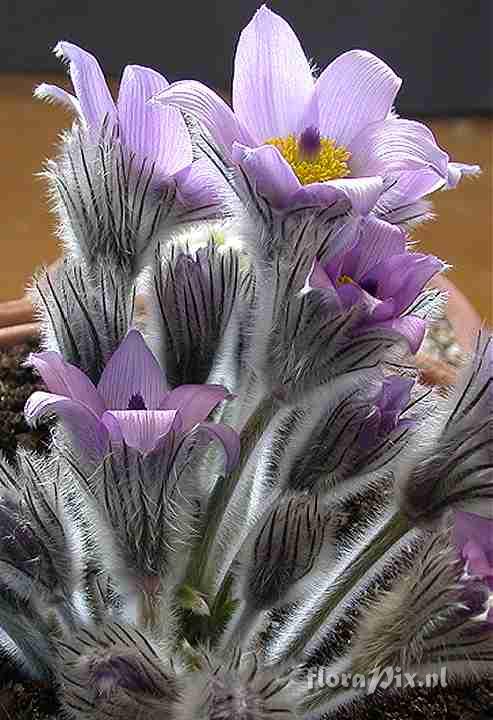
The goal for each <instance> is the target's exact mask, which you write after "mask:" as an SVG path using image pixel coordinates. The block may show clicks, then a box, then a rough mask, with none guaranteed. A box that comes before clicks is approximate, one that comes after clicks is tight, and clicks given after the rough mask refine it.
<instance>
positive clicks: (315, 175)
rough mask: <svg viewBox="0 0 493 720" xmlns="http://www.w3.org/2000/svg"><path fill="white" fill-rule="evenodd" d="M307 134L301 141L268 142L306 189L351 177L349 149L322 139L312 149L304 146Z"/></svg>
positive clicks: (285, 138) (296, 139) (312, 145)
mask: <svg viewBox="0 0 493 720" xmlns="http://www.w3.org/2000/svg"><path fill="white" fill-rule="evenodd" d="M305 132H306V131H305ZM304 134H305V133H302V134H301V136H300V137H296V136H295V135H288V136H287V137H283V138H281V137H275V138H271V139H270V140H267V144H268V145H274V147H276V148H277V149H278V150H279V152H280V153H281V155H282V156H283V158H284V159H285V160H286V162H288V163H289V164H290V165H291V167H292V168H293V171H294V173H295V175H296V177H297V178H298V180H299V181H300V183H301V184H302V185H308V184H309V183H315V182H325V181H327V180H336V179H337V178H343V177H347V175H349V173H350V170H349V167H348V164H347V163H348V160H349V159H350V157H351V153H350V152H348V150H346V148H345V147H343V146H342V145H340V146H339V147H338V146H337V145H336V144H335V142H334V141H333V140H329V138H324V137H322V138H321V137H320V136H319V137H318V139H317V140H316V141H315V142H313V141H312V144H311V145H308V143H306V144H305V145H304V137H303V136H304Z"/></svg>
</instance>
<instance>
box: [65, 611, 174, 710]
mask: <svg viewBox="0 0 493 720" xmlns="http://www.w3.org/2000/svg"><path fill="white" fill-rule="evenodd" d="M58 652H59V656H60V676H61V680H62V694H61V699H62V706H63V707H64V708H65V709H66V710H68V711H69V713H70V714H71V716H72V717H74V718H77V720H85V719H86V718H87V719H88V720H89V719H91V720H93V719H99V718H101V720H102V719H103V718H115V720H116V719H117V718H119V719H122V720H134V718H141V717H144V715H143V714H142V713H143V709H144V708H145V713H146V714H145V717H146V718H149V719H152V720H163V719H164V720H165V719H166V718H170V717H171V715H170V705H171V703H172V702H173V700H174V699H175V698H176V695H177V689H176V679H175V676H174V673H173V672H172V671H170V670H169V669H167V668H166V666H165V661H164V659H163V658H162V657H161V656H160V654H159V653H158V651H157V650H156V648H155V647H154V646H153V644H152V643H151V642H150V641H149V640H148V639H147V638H146V637H144V635H142V633H141V632H139V631H138V630H136V629H135V628H132V627H130V626H124V625H120V624H118V623H113V624H108V625H106V626H104V625H103V626H100V627H99V628H98V629H97V630H94V631H93V630H89V629H81V630H79V632H78V634H77V635H76V636H75V637H74V638H63V639H61V640H60V641H59V642H58Z"/></svg>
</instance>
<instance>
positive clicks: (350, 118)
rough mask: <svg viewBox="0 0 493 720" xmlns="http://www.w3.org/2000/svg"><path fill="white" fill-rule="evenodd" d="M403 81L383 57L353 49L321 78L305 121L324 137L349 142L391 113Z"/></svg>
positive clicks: (324, 72)
mask: <svg viewBox="0 0 493 720" xmlns="http://www.w3.org/2000/svg"><path fill="white" fill-rule="evenodd" d="M401 83H402V80H401V79H400V78H399V77H398V76H397V75H396V74H395V73H394V71H393V70H392V69H391V68H390V67H389V66H388V65H387V64H386V63H384V62H383V60H380V58H378V57H376V56H375V55H372V54H371V53H369V52H366V51H364V50H350V51H349V52H346V53H344V54H343V55H340V56H339V57H338V58H336V59H335V60H334V61H333V62H332V63H330V65H328V67H327V68H326V69H325V70H324V71H323V73H322V74H321V75H320V77H319V78H318V80H317V82H316V85H315V88H314V90H313V95H312V98H311V99H310V102H309V104H308V107H307V110H306V113H305V115H304V117H303V121H302V125H303V126H304V127H308V126H310V125H314V126H315V127H318V128H319V130H320V133H321V135H323V136H324V137H327V138H330V139H332V140H334V141H335V142H336V143H337V144H338V145H348V144H349V143H350V142H351V140H353V138H354V137H356V135H358V134H359V132H361V130H363V129H364V128H365V127H366V126H367V125H368V124H369V123H373V122H376V121H378V120H384V119H385V118H386V117H387V116H388V114H389V112H390V111H391V109H392V105H393V103H394V100H395V97H396V95H397V93H398V91H399V88H400V86H401ZM299 129H300V130H302V129H303V128H302V127H300V128H299Z"/></svg>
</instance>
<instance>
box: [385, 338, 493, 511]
mask: <svg viewBox="0 0 493 720" xmlns="http://www.w3.org/2000/svg"><path fill="white" fill-rule="evenodd" d="M492 408H493V338H492V337H491V336H489V335H488V333H486V332H483V333H481V334H480V335H479V336H478V341H477V345H476V350H475V354H474V357H473V358H472V360H471V362H470V364H469V365H468V366H467V367H466V368H465V369H464V370H463V372H462V377H461V378H460V380H459V382H458V383H457V385H456V387H455V388H454V389H453V391H452V392H451V393H450V395H449V397H448V399H445V400H443V401H442V404H441V407H440V408H439V409H438V412H437V413H436V416H435V418H430V421H429V424H428V423H425V424H424V425H423V427H422V430H421V432H420V433H419V434H418V435H417V438H416V442H415V444H414V445H413V447H412V448H410V452H408V453H404V457H403V460H402V461H401V463H400V465H399V466H398V467H397V469H396V477H397V480H398V494H399V500H400V504H401V508H402V510H403V511H404V512H405V513H406V514H407V515H408V516H409V517H410V518H411V519H412V520H413V521H415V522H416V521H417V522H421V523H425V524H436V523H437V522H438V520H439V519H440V517H441V516H443V514H444V513H445V512H446V511H447V510H448V509H449V508H451V507H455V508H459V509H464V510H474V509H475V507H477V506H479V507H481V503H486V508H488V507H489V506H491V499H492V498H493V413H492Z"/></svg>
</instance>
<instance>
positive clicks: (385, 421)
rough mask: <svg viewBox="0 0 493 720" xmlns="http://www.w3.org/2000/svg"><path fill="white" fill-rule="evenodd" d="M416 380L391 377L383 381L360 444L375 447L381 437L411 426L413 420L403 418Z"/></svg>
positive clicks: (364, 427)
mask: <svg viewBox="0 0 493 720" xmlns="http://www.w3.org/2000/svg"><path fill="white" fill-rule="evenodd" d="M413 386H414V380H411V379H408V378H402V377H397V376H395V377H389V378H386V379H385V380H384V381H383V382H382V387H381V389H380V392H379V393H378V395H377V396H376V397H375V398H374V400H373V409H372V412H371V414H370V416H369V417H368V419H367V421H366V423H365V424H364V426H363V428H362V431H361V433H360V436H359V439H358V440H359V444H360V445H361V446H362V447H365V448H372V447H374V446H375V445H376V444H377V442H378V441H379V440H380V439H381V438H384V437H386V436H387V435H390V433H392V432H393V431H394V430H398V429H402V430H403V429H404V428H407V427H410V426H411V425H412V424H413V423H412V421H411V420H405V419H404V420H403V419H401V414H402V413H403V412H404V410H405V409H406V407H407V406H408V404H409V401H410V398H411V390H412V388H413Z"/></svg>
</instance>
